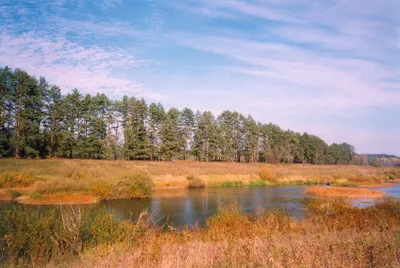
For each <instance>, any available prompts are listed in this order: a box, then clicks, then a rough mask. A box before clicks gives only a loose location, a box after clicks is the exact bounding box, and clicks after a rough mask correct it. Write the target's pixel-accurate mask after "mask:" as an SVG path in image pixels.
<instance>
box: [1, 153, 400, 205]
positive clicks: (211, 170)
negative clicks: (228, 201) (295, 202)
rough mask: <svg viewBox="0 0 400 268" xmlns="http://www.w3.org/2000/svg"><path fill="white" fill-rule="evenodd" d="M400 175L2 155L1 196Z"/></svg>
mask: <svg viewBox="0 0 400 268" xmlns="http://www.w3.org/2000/svg"><path fill="white" fill-rule="evenodd" d="M398 178H400V169H399V168H392V167H369V166H368V167H367V166H352V165H343V166H340V165H331V166H329V165H302V164H296V165H295V164H291V165H289V164H288V165H267V164H263V163H232V162H230V163H224V162H212V163H205V162H196V161H170V162H150V161H122V160H118V161H106V160H69V159H50V160H15V159H1V160H0V199H3V200H12V199H16V200H19V201H21V202H24V203H31V204H51V203H55V204H59V203H79V200H82V202H81V203H94V202H98V201H99V200H102V199H117V198H143V197H149V196H151V194H152V192H153V190H154V189H155V190H156V191H157V190H159V189H165V188H176V187H179V188H183V187H204V186H205V187H240V186H269V185H314V184H322V183H329V184H331V185H334V186H342V187H355V186H368V185H370V186H372V185H373V186H376V185H377V184H378V185H379V184H380V183H384V182H392V181H396V180H397V179H398ZM134 185H139V186H140V187H144V188H143V189H142V188H141V189H139V188H140V187H139V188H138V187H134ZM74 198H75V200H74Z"/></svg>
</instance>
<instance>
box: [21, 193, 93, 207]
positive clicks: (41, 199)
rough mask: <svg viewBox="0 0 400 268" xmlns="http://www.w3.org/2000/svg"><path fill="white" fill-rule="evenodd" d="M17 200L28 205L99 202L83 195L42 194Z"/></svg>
mask: <svg viewBox="0 0 400 268" xmlns="http://www.w3.org/2000/svg"><path fill="white" fill-rule="evenodd" d="M17 200H18V201H19V203H21V204H28V205H59V204H69V205H73V204H95V203H98V202H99V201H100V200H99V199H98V198H96V197H95V196H91V195H83V194H44V195H34V196H32V197H27V196H24V197H19V198H17Z"/></svg>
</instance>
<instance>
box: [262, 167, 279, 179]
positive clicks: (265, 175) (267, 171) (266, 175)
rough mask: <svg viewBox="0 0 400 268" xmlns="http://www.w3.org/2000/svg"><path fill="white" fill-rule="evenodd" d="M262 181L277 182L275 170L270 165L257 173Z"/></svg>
mask: <svg viewBox="0 0 400 268" xmlns="http://www.w3.org/2000/svg"><path fill="white" fill-rule="evenodd" d="M258 175H259V176H260V178H261V179H262V180H263V181H269V182H277V176H276V172H275V171H274V170H273V169H272V168H270V167H264V168H262V169H261V171H260V173H259V174H258Z"/></svg>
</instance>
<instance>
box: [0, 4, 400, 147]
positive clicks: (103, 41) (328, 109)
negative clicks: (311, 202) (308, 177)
mask: <svg viewBox="0 0 400 268" xmlns="http://www.w3.org/2000/svg"><path fill="white" fill-rule="evenodd" d="M398 14H400V1H397V0H347V1H346V0H345V1H342V0H301V1H300V0H297V1H294V0H247V1H246V0H213V1H211V0H202V1H200V0H198V1H192V0H184V1H175V0H103V1H89V0H57V1H50V0H47V1H45V0H43V1H40V0H31V1H18V0H14V1H11V0H0V25H1V26H2V27H1V28H0V65H8V66H10V67H13V68H15V67H19V68H22V69H24V70H26V71H28V72H29V73H32V74H34V75H36V76H45V77H46V78H47V80H48V81H49V82H50V83H53V84H57V85H60V86H61V87H62V90H63V92H64V93H67V92H69V91H70V90H71V89H72V88H74V87H77V88H78V89H80V90H81V91H82V92H84V93H96V92H103V93H106V94H107V95H108V96H110V97H112V98H120V97H121V96H123V95H124V94H127V95H132V96H135V97H143V98H145V99H146V100H147V101H148V102H158V101H161V102H162V103H163V104H164V105H165V106H166V107H167V108H169V107H177V108H180V109H182V108H184V107H186V106H188V107H190V108H192V109H195V110H197V109H199V110H209V111H212V112H213V113H215V114H218V113H220V112H221V111H223V110H226V109H229V110H237V111H239V112H241V113H243V114H251V115H253V117H254V118H255V119H257V120H259V121H262V122H272V123H275V124H278V125H280V126H281V127H283V128H284V129H288V128H290V129H292V130H295V131H299V132H304V131H306V132H309V133H313V134H316V135H319V136H320V137H322V138H323V139H325V140H326V141H327V142H329V143H332V142H344V141H346V142H349V143H351V144H354V145H355V147H356V150H357V152H359V153H391V154H397V155H400V142H399V136H400V66H399V65H400V53H399V52H400V32H399V31H400V16H398Z"/></svg>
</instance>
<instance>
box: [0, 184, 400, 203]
mask: <svg viewBox="0 0 400 268" xmlns="http://www.w3.org/2000/svg"><path fill="white" fill-rule="evenodd" d="M397 185H400V183H397V182H396V183H382V184H381V185H373V186H372V185H371V186H370V187H366V186H365V185H363V186H359V187H338V186H326V185H325V184H317V185H314V186H311V187H310V186H309V185H307V184H303V185H291V184H275V185H264V186H250V185H243V186H239V187H235V186H232V187H224V186H206V187H204V188H188V187H164V188H157V189H156V190H155V191H154V194H153V196H151V197H148V198H150V199H151V198H153V197H166V198H168V197H176V196H177V195H178V196H180V195H182V193H186V191H193V190H201V189H216V188H219V189H224V188H271V187H305V192H306V193H308V194H310V195H315V196H318V197H344V198H350V199H363V198H381V197H384V196H385V194H384V193H383V192H382V191H379V190H373V188H386V187H395V186H397ZM313 188H318V189H324V190H323V193H321V194H314V193H311V192H307V191H308V189H313ZM371 188H372V189H371ZM336 190H338V191H339V193H336V194H335V193H333V194H329V192H330V191H333V192H335V191H336ZM0 191H4V189H0ZM357 192H361V194H357ZM127 199H135V198H127V197H112V198H104V199H101V198H99V197H97V196H94V195H90V194H80V193H72V194H62V193H60V194H47V195H42V196H41V197H40V198H31V197H29V196H26V195H24V196H20V197H17V198H15V199H12V198H11V197H10V198H9V199H0V202H4V203H17V204H21V205H35V206H37V205H49V206H54V205H93V204H98V203H101V202H107V201H113V200H127ZM136 199H141V198H136ZM145 199H146V198H145Z"/></svg>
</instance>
